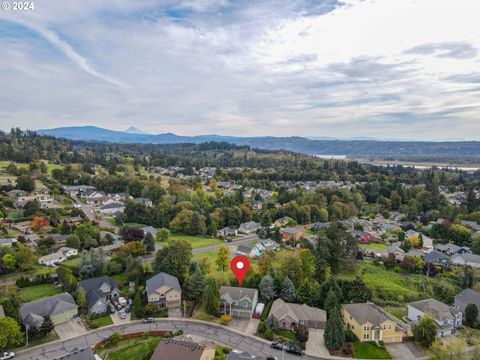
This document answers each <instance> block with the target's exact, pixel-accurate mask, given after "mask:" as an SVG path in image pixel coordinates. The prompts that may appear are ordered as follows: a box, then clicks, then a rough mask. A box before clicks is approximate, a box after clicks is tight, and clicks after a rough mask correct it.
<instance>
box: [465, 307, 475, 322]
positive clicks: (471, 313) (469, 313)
mask: <svg viewBox="0 0 480 360" xmlns="http://www.w3.org/2000/svg"><path fill="white" fill-rule="evenodd" d="M477 319H478V307H477V305H475V304H473V303H472V304H468V305H467V307H466V308H465V321H466V323H467V324H468V325H469V326H473V325H476V324H477Z"/></svg>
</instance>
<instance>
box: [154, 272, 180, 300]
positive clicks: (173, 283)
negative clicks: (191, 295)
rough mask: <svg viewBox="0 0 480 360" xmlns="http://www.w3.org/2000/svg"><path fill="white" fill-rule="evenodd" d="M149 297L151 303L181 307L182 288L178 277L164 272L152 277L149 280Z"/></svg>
mask: <svg viewBox="0 0 480 360" xmlns="http://www.w3.org/2000/svg"><path fill="white" fill-rule="evenodd" d="M147 298H148V303H149V304H156V305H158V306H160V307H166V308H176V307H179V306H180V303H181V299H182V288H181V287H180V283H179V282H178V278H177V277H176V276H173V275H170V274H167V273H164V272H161V273H158V274H157V275H155V276H153V277H151V278H150V279H148V280H147Z"/></svg>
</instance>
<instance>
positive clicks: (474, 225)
mask: <svg viewBox="0 0 480 360" xmlns="http://www.w3.org/2000/svg"><path fill="white" fill-rule="evenodd" d="M460 224H461V225H462V226H465V227H468V228H469V229H472V230H473V231H474V232H477V231H480V224H478V223H477V222H476V221H467V220H462V221H460Z"/></svg>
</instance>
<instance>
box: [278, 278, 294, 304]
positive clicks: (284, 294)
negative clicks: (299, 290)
mask: <svg viewBox="0 0 480 360" xmlns="http://www.w3.org/2000/svg"><path fill="white" fill-rule="evenodd" d="M280 298H281V299H282V300H283V301H286V302H295V298H296V296H295V287H294V286H293V283H292V280H290V279H289V278H288V277H286V278H284V279H283V281H282V285H281V290H280Z"/></svg>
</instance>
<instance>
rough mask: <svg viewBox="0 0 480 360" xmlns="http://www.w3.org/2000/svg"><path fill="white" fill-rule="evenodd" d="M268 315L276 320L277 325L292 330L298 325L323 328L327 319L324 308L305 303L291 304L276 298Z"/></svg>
mask: <svg viewBox="0 0 480 360" xmlns="http://www.w3.org/2000/svg"><path fill="white" fill-rule="evenodd" d="M270 316H273V317H274V318H275V319H276V320H277V321H278V326H279V327H280V328H281V329H284V330H293V329H294V328H295V327H297V326H298V325H303V326H305V327H307V328H314V329H323V328H324V327H325V322H326V321H327V314H326V312H325V310H321V309H317V308H314V307H311V306H308V305H306V304H292V303H287V302H285V301H283V300H282V299H277V300H275V301H274V302H273V304H272V308H271V309H270Z"/></svg>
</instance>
